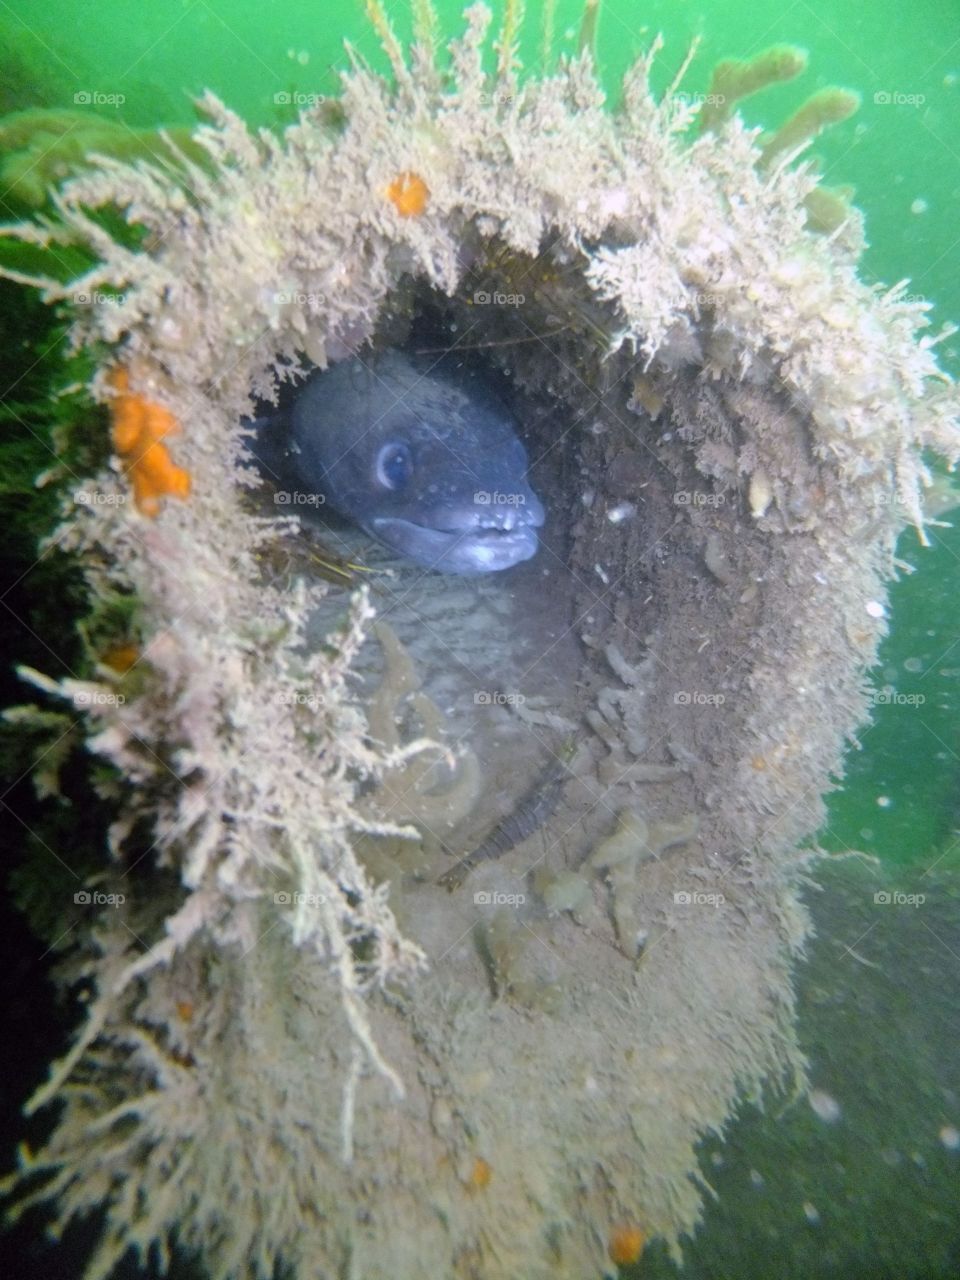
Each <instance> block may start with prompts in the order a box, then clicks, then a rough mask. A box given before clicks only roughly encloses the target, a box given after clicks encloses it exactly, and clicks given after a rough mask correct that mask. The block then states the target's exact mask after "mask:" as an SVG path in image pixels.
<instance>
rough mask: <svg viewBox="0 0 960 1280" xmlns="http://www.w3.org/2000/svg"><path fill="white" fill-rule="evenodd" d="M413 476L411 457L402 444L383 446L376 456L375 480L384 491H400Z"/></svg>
mask: <svg viewBox="0 0 960 1280" xmlns="http://www.w3.org/2000/svg"><path fill="white" fill-rule="evenodd" d="M412 475H413V456H412V454H411V453H410V450H409V449H408V447H407V446H406V445H405V444H403V443H397V442H396V441H393V442H392V443H391V444H385V445H384V446H383V448H382V449H381V450H380V452H379V453H378V454H377V480H378V481H379V482H380V484H382V485H383V487H384V488H385V489H402V488H403V486H404V485H405V484H406V483H407V481H408V480H409V479H410V477H411V476H412Z"/></svg>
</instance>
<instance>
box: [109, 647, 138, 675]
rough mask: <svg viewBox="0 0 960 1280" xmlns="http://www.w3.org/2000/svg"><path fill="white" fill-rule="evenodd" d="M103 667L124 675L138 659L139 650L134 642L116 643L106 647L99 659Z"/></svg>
mask: <svg viewBox="0 0 960 1280" xmlns="http://www.w3.org/2000/svg"><path fill="white" fill-rule="evenodd" d="M100 661H101V662H102V663H103V665H104V666H105V667H109V668H110V669H111V671H116V672H118V674H120V675H122V676H125V675H126V674H127V672H128V671H131V670H132V669H133V668H134V667H135V666H136V665H137V663H138V662H139V661H140V650H139V649H138V648H137V646H136V645H135V644H118V645H116V646H115V647H114V648H113V649H108V650H107V652H106V653H105V654H104V655H103V657H102V658H101V659H100Z"/></svg>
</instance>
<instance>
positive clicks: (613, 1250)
mask: <svg viewBox="0 0 960 1280" xmlns="http://www.w3.org/2000/svg"><path fill="white" fill-rule="evenodd" d="M645 1243H646V1236H645V1235H644V1234H643V1232H642V1231H641V1230H640V1228H639V1227H637V1226H634V1225H632V1224H631V1225H623V1226H619V1227H616V1228H614V1230H613V1231H611V1232H610V1239H609V1241H608V1243H607V1253H608V1254H609V1255H610V1261H611V1262H615V1263H616V1264H617V1266H618V1267H629V1266H630V1265H631V1264H632V1263H634V1262H639V1261H640V1255H641V1254H642V1253H643V1246H644V1244H645Z"/></svg>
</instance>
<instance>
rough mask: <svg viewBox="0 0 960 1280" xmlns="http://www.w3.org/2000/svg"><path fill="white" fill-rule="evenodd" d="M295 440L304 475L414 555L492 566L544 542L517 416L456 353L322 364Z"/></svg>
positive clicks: (302, 395) (305, 398)
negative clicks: (453, 358)
mask: <svg viewBox="0 0 960 1280" xmlns="http://www.w3.org/2000/svg"><path fill="white" fill-rule="evenodd" d="M433 363H434V364H435V362H433ZM291 439H292V448H293V455H292V462H293V465H294V467H295V469H296V471H297V473H298V476H299V480H300V483H302V484H303V485H305V486H306V487H307V488H308V489H309V490H310V491H312V492H314V493H318V494H322V495H323V496H324V500H325V502H326V504H328V505H329V506H330V507H331V508H332V509H333V510H334V511H336V512H337V513H339V514H340V515H342V516H346V517H347V518H348V519H350V520H352V521H353V522H355V523H356V524H358V525H359V526H360V527H361V528H362V529H364V530H365V531H366V532H367V533H369V534H370V535H371V536H372V537H374V538H377V539H378V540H379V541H380V542H384V543H386V544H387V545H388V546H390V547H392V548H393V549H394V550H395V551H399V552H400V553H401V554H403V555H405V556H407V557H408V558H409V559H411V560H414V561H416V562H417V563H418V564H422V565H426V566H427V567H429V568H431V569H439V570H441V571H442V572H445V573H473V574H475V573H489V572H492V571H494V570H498V569H508V568H510V566H511V565H514V564H518V563H519V562H520V561H522V560H529V559H530V557H531V556H532V555H534V554H535V553H536V550H537V541H538V540H537V529H538V528H539V527H540V526H541V525H542V524H543V520H544V510H543V505H542V503H541V502H540V499H539V498H538V497H537V495H536V494H535V493H534V492H533V490H532V489H531V488H530V486H529V484H528V483H527V480H526V471H527V453H526V450H525V449H524V447H523V444H522V442H521V441H520V439H519V437H518V435H517V434H516V429H515V423H514V422H513V420H512V419H511V417H510V415H509V413H508V412H507V410H506V409H505V408H504V406H503V405H502V404H501V403H500V401H499V400H498V399H497V398H496V396H495V395H494V394H493V393H492V392H491V391H490V390H489V389H487V388H486V387H484V386H483V385H482V383H481V381H480V380H479V379H476V378H470V377H468V376H467V375H466V374H464V373H463V372H462V371H460V370H457V369H455V368H454V367H453V366H452V364H451V362H450V361H449V360H447V361H446V362H445V363H443V364H441V365H439V366H436V367H431V364H429V363H428V364H426V365H425V366H424V367H423V369H421V368H419V367H418V366H417V365H416V364H415V363H414V361H413V360H412V359H411V358H410V357H408V356H406V355H404V354H402V353H401V352H399V351H387V352H385V353H383V354H382V355H380V356H377V357H375V358H373V359H364V360H360V359H353V360H344V361H342V362H341V363H339V364H336V365H334V366H333V367H332V368H331V369H329V370H327V371H324V372H320V371H318V372H317V373H315V374H313V375H311V377H310V378H309V379H308V380H307V382H306V384H305V385H304V387H303V388H302V390H301V391H300V392H299V393H298V395H297V398H296V401H295V402H294V405H293V410H292V414H291Z"/></svg>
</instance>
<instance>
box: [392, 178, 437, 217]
mask: <svg viewBox="0 0 960 1280" xmlns="http://www.w3.org/2000/svg"><path fill="white" fill-rule="evenodd" d="M387 199H388V200H392V201H393V203H394V204H395V205H396V208H397V213H399V214H400V216H401V218H416V217H419V215H420V214H421V213H423V211H424V209H425V208H426V207H427V201H428V200H429V199H430V188H429V187H428V186H427V184H426V183H425V182H424V180H423V179H422V178H421V177H419V175H418V174H416V173H411V172H410V171H409V170H408V171H407V172H405V173H401V174H400V175H399V177H397V178H394V180H393V182H391V183H390V185H389V187H387Z"/></svg>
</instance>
